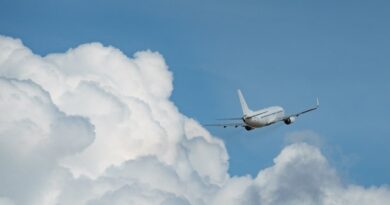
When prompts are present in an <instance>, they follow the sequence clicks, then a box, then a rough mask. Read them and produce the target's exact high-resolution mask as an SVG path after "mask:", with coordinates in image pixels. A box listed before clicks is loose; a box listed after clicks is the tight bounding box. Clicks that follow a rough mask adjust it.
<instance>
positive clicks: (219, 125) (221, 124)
mask: <svg viewBox="0 0 390 205" xmlns="http://www.w3.org/2000/svg"><path fill="white" fill-rule="evenodd" d="M204 126H210V127H223V128H226V127H235V128H237V127H244V126H245V124H244V123H242V122H232V123H218V124H205V125H204Z"/></svg>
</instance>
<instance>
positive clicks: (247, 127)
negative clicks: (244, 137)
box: [245, 126, 255, 131]
mask: <svg viewBox="0 0 390 205" xmlns="http://www.w3.org/2000/svg"><path fill="white" fill-rule="evenodd" d="M245 129H246V130H247V131H249V130H253V129H255V128H253V127H249V126H245Z"/></svg>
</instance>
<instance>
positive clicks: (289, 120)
mask: <svg viewBox="0 0 390 205" xmlns="http://www.w3.org/2000/svg"><path fill="white" fill-rule="evenodd" d="M295 120H296V117H289V118H287V119H285V120H284V124H286V125H289V124H291V123H293V122H295Z"/></svg>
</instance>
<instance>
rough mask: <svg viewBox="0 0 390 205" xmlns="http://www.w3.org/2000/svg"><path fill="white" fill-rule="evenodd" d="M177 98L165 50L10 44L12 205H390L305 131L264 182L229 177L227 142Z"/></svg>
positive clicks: (3, 194)
mask: <svg viewBox="0 0 390 205" xmlns="http://www.w3.org/2000/svg"><path fill="white" fill-rule="evenodd" d="M172 89H173V86H172V74H171V72H170V71H169V70H168V67H167V65H166V63H165V61H164V58H163V57H162V56H161V55H160V54H159V53H156V52H151V51H143V52H138V53H136V54H135V55H134V56H133V57H132V58H129V57H127V56H126V55H124V54H123V53H122V52H121V51H120V50H118V49H116V48H113V47H105V46H103V45H101V44H100V43H91V44H84V45H80V46H79V47H77V48H74V49H70V50H68V51H67V52H65V53H58V54H50V55H47V56H45V57H41V56H38V55H35V54H34V53H32V51H31V50H30V49H28V48H27V47H25V46H24V45H23V44H22V42H21V41H20V40H18V39H13V38H9V37H4V36H0V113H1V115H0V164H1V172H0V182H1V183H0V204H21V205H24V204H29V205H30V204H32V205H34V204H39V205H42V204H72V205H77V204H80V205H82V204H88V205H92V204H94V205H95V204H164V205H165V204H166V205H168V204H173V205H175V204H194V205H198V204H199V205H203V204H204V205H206V204H207V205H208V204H370V205H372V204H389V203H390V189H389V188H388V187H387V186H382V187H369V188H365V187H362V186H358V185H350V184H344V183H343V182H342V180H340V179H339V177H338V175H337V173H336V171H335V170H334V169H333V168H332V167H330V165H329V163H328V161H327V159H326V158H325V157H324V156H323V155H322V154H321V152H320V150H319V149H318V148H317V147H316V146H315V145H309V144H306V143H302V142H299V139H305V137H304V136H298V135H299V134H295V135H296V136H295V135H294V136H293V137H291V139H290V140H289V142H291V143H292V144H290V145H288V146H286V147H285V148H284V149H283V150H282V151H281V153H280V154H279V155H278V156H277V157H276V158H275V159H274V162H275V163H274V165H273V166H272V167H269V168H266V169H264V170H260V171H259V174H258V175H257V177H255V178H251V177H249V176H241V177H231V176H229V174H228V172H227V170H228V155H227V152H226V148H225V146H224V143H223V142H222V141H221V140H219V139H218V138H215V137H213V136H211V135H210V134H209V133H208V131H207V130H205V129H204V128H203V127H202V126H201V125H200V124H199V123H198V122H196V121H195V120H193V119H191V118H188V117H186V116H184V115H183V114H181V113H180V112H179V111H178V109H177V108H176V106H175V105H174V104H173V102H171V101H170V99H169V97H170V95H171V92H172ZM302 135H304V133H303V134H302ZM314 144H315V143H314Z"/></svg>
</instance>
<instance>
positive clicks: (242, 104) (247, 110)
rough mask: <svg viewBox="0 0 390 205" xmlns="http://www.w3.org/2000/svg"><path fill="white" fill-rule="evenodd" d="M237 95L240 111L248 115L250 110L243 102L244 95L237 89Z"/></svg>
mask: <svg viewBox="0 0 390 205" xmlns="http://www.w3.org/2000/svg"><path fill="white" fill-rule="evenodd" d="M238 97H239V98H240V104H241V108H242V113H243V114H244V115H248V114H249V113H250V112H251V110H249V108H248V105H247V104H246V102H245V99H244V96H243V95H242V93H241V90H238Z"/></svg>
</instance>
